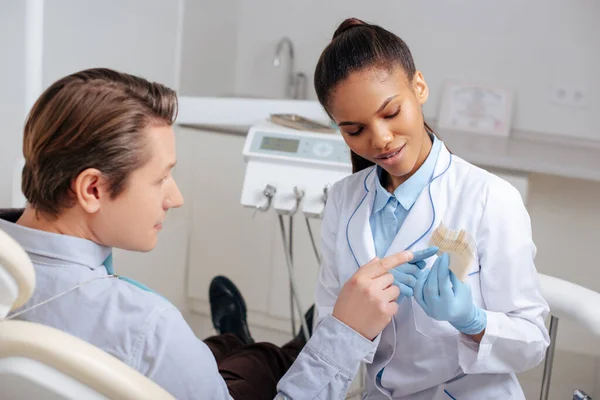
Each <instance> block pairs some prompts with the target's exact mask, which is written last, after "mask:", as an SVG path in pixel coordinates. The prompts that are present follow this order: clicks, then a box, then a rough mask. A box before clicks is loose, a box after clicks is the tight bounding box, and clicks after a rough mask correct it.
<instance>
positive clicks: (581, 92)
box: [550, 85, 588, 107]
mask: <svg viewBox="0 0 600 400" xmlns="http://www.w3.org/2000/svg"><path fill="white" fill-rule="evenodd" d="M550 100H551V101H552V103H554V104H557V105H560V106H570V107H587V105H588V93H587V90H586V88H585V87H583V86H574V85H557V86H554V87H553V88H552V91H551V92H550Z"/></svg>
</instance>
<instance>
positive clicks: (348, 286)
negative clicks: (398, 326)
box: [333, 250, 413, 340]
mask: <svg viewBox="0 0 600 400" xmlns="http://www.w3.org/2000/svg"><path fill="white" fill-rule="evenodd" d="M412 259H413V253H412V252H411V251H408V250H407V251H402V252H400V253H396V254H392V255H390V256H388V257H386V258H384V259H379V258H377V257H376V258H374V259H373V260H371V261H370V262H369V263H367V264H365V265H363V266H362V267H360V268H359V269H358V271H356V273H354V275H353V276H352V277H351V278H350V279H349V280H348V281H347V282H346V283H345V284H344V286H343V287H342V290H341V291H340V294H339V296H338V298H337V301H336V302H335V306H334V307H333V316H334V317H335V318H337V319H338V320H339V321H341V322H343V323H344V324H346V325H348V326H349V327H350V328H352V329H354V330H355V331H356V332H358V333H360V334H361V335H363V336H364V337H366V338H367V339H369V340H373V339H375V337H376V336H377V335H379V334H380V333H381V331H383V328H385V327H386V326H387V324H389V323H390V321H391V320H392V317H393V316H394V315H395V314H396V312H398V304H397V303H396V299H397V298H398V296H399V295H400V289H399V288H398V287H397V286H395V285H393V283H394V276H393V275H392V274H391V273H390V270H392V269H394V268H396V267H398V266H400V265H402V264H405V263H407V262H409V261H411V260H412Z"/></svg>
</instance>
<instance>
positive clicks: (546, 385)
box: [540, 315, 558, 400]
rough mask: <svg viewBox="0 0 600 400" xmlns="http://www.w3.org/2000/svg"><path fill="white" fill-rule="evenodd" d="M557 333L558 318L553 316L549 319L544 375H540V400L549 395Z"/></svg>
mask: <svg viewBox="0 0 600 400" xmlns="http://www.w3.org/2000/svg"><path fill="white" fill-rule="evenodd" d="M557 332H558V318H556V317H555V316H554V315H552V316H551V317H550V329H549V330H548V333H549V334H550V346H548V349H547V350H546V360H545V361H544V374H543V375H542V391H541V393H540V400H548V394H549V393H550V378H551V377H552V363H553V361H554V349H555V347H556V334H557Z"/></svg>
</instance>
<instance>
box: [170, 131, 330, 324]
mask: <svg viewBox="0 0 600 400" xmlns="http://www.w3.org/2000/svg"><path fill="white" fill-rule="evenodd" d="M176 131H177V141H178V152H179V153H178V166H177V167H178V171H179V172H183V171H185V174H186V175H185V176H183V175H182V174H181V173H180V174H179V177H178V179H179V184H180V186H181V189H182V192H183V194H184V196H185V197H186V204H185V208H187V210H188V211H187V212H188V226H189V235H190V236H189V256H188V268H189V270H188V280H187V282H186V285H187V293H188V299H189V305H190V307H191V308H192V310H194V311H196V312H199V313H202V314H207V315H209V313H210V308H209V304H208V286H209V284H210V281H211V279H212V278H213V277H215V276H217V275H225V276H227V277H228V278H230V279H231V280H232V281H233V282H235V284H236V285H237V286H238V287H239V288H240V291H241V292H242V293H243V295H244V298H245V300H246V303H247V306H248V311H249V312H248V319H249V324H250V325H251V326H260V327H264V328H268V329H273V330H277V331H281V332H290V320H289V317H290V305H289V304H290V303H289V293H290V292H289V283H288V272H287V266H286V264H285V258H284V253H283V244H282V239H281V234H280V227H279V221H278V219H277V216H276V215H275V213H274V212H273V211H272V210H270V211H268V212H266V213H261V212H259V213H257V214H256V216H255V218H253V213H254V211H253V210H251V209H247V208H244V207H242V206H241V204H240V196H241V189H242V184H243V179H244V173H245V163H244V160H243V157H242V148H243V145H244V140H245V137H244V136H236V135H229V134H223V133H214V132H207V131H200V130H195V129H190V128H183V127H177V128H176ZM285 223H286V227H287V223H288V217H285ZM293 225H294V231H293V239H294V245H293V255H294V262H295V276H296V281H297V286H298V290H299V292H300V298H301V302H302V305H303V306H304V308H305V309H307V308H308V307H310V305H311V304H312V303H313V301H314V300H313V298H314V288H315V284H316V281H317V273H318V265H317V261H316V257H315V255H314V251H313V249H312V246H311V244H310V240H309V237H308V232H307V228H306V223H305V221H304V217H303V216H300V215H298V216H296V217H295V219H294V224H293ZM311 226H312V227H313V231H314V233H315V234H316V236H317V238H318V237H319V236H320V235H319V233H320V222H319V221H311Z"/></svg>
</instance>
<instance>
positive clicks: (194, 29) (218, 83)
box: [180, 0, 239, 96]
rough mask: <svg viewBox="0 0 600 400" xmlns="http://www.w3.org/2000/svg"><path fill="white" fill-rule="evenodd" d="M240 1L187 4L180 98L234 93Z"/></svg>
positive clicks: (191, 1) (199, 0) (197, 0)
mask: <svg viewBox="0 0 600 400" xmlns="http://www.w3.org/2000/svg"><path fill="white" fill-rule="evenodd" d="M238 7H239V0H219V1H211V0H186V1H185V8H184V20H183V51H182V61H181V86H180V88H181V90H180V93H181V94H182V95H194V96H216V95H221V96H222V95H228V94H232V93H233V92H234V90H235V61H236V50H237V22H238V13H237V10H238Z"/></svg>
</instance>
